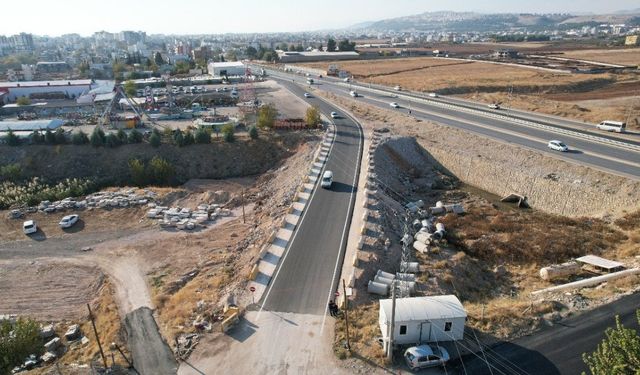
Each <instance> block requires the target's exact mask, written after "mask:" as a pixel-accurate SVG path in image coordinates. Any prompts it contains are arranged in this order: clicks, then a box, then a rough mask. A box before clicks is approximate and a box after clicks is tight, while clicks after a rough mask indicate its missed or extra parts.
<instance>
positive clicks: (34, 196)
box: [0, 165, 96, 209]
mask: <svg viewBox="0 0 640 375" xmlns="http://www.w3.org/2000/svg"><path fill="white" fill-rule="evenodd" d="M9 167H12V168H19V167H15V165H12V166H9ZM3 168H4V167H3ZM15 171H16V170H15V169H14V170H13V172H12V173H15ZM95 188H96V185H95V184H94V183H93V181H92V180H91V179H82V178H68V179H65V180H63V181H60V182H57V183H48V182H46V181H45V180H42V179H40V178H38V177H33V178H31V179H29V180H26V181H19V180H18V181H16V180H11V181H2V182H1V183H0V209H7V208H9V207H14V206H23V205H27V206H34V205H37V204H38V203H40V202H42V201H45V200H48V201H56V200H61V199H64V198H67V197H78V196H82V195H86V194H89V193H91V192H93V191H94V190H95Z"/></svg>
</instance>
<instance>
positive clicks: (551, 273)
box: [540, 262, 582, 281]
mask: <svg viewBox="0 0 640 375" xmlns="http://www.w3.org/2000/svg"><path fill="white" fill-rule="evenodd" d="M581 269H582V268H581V267H580V264H578V263H577V262H566V263H562V264H554V265H551V266H548V267H542V268H541V269H540V278H542V280H547V281H550V280H555V279H560V278H565V277H567V276H571V275H575V274H577V273H578V272H580V270H581Z"/></svg>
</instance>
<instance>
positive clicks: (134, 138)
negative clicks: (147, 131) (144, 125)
mask: <svg viewBox="0 0 640 375" xmlns="http://www.w3.org/2000/svg"><path fill="white" fill-rule="evenodd" d="M127 138H128V141H129V143H140V142H142V138H143V137H142V133H140V132H139V131H137V130H136V129H133V130H132V131H131V132H130V133H129V136H128V137H127Z"/></svg>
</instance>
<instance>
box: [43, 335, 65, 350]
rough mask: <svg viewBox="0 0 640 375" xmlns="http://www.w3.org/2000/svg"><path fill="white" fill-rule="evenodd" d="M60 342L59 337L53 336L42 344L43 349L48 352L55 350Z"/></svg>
mask: <svg viewBox="0 0 640 375" xmlns="http://www.w3.org/2000/svg"><path fill="white" fill-rule="evenodd" d="M61 344H62V342H60V338H59V337H55V338H53V339H51V340H49V341H47V342H46V343H45V344H44V349H45V350H46V351H48V352H55V351H56V349H58V348H59V347H60V345H61Z"/></svg>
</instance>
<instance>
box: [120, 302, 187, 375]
mask: <svg viewBox="0 0 640 375" xmlns="http://www.w3.org/2000/svg"><path fill="white" fill-rule="evenodd" d="M124 324H125V328H126V330H127V341H128V343H129V349H130V350H131V355H132V356H133V366H134V367H135V368H136V370H138V372H139V373H140V374H142V375H147V374H149V375H154V374H163V375H164V374H167V375H169V374H176V373H177V371H178V364H177V362H176V360H175V358H174V357H173V353H172V352H171V349H170V348H169V345H167V343H166V342H165V341H164V340H163V339H162V336H160V332H159V331H158V325H157V324H156V321H155V320H154V319H153V312H152V311H151V309H150V308H148V307H141V308H139V309H136V310H134V311H132V312H130V313H128V314H127V316H126V317H125V320H124Z"/></svg>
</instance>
